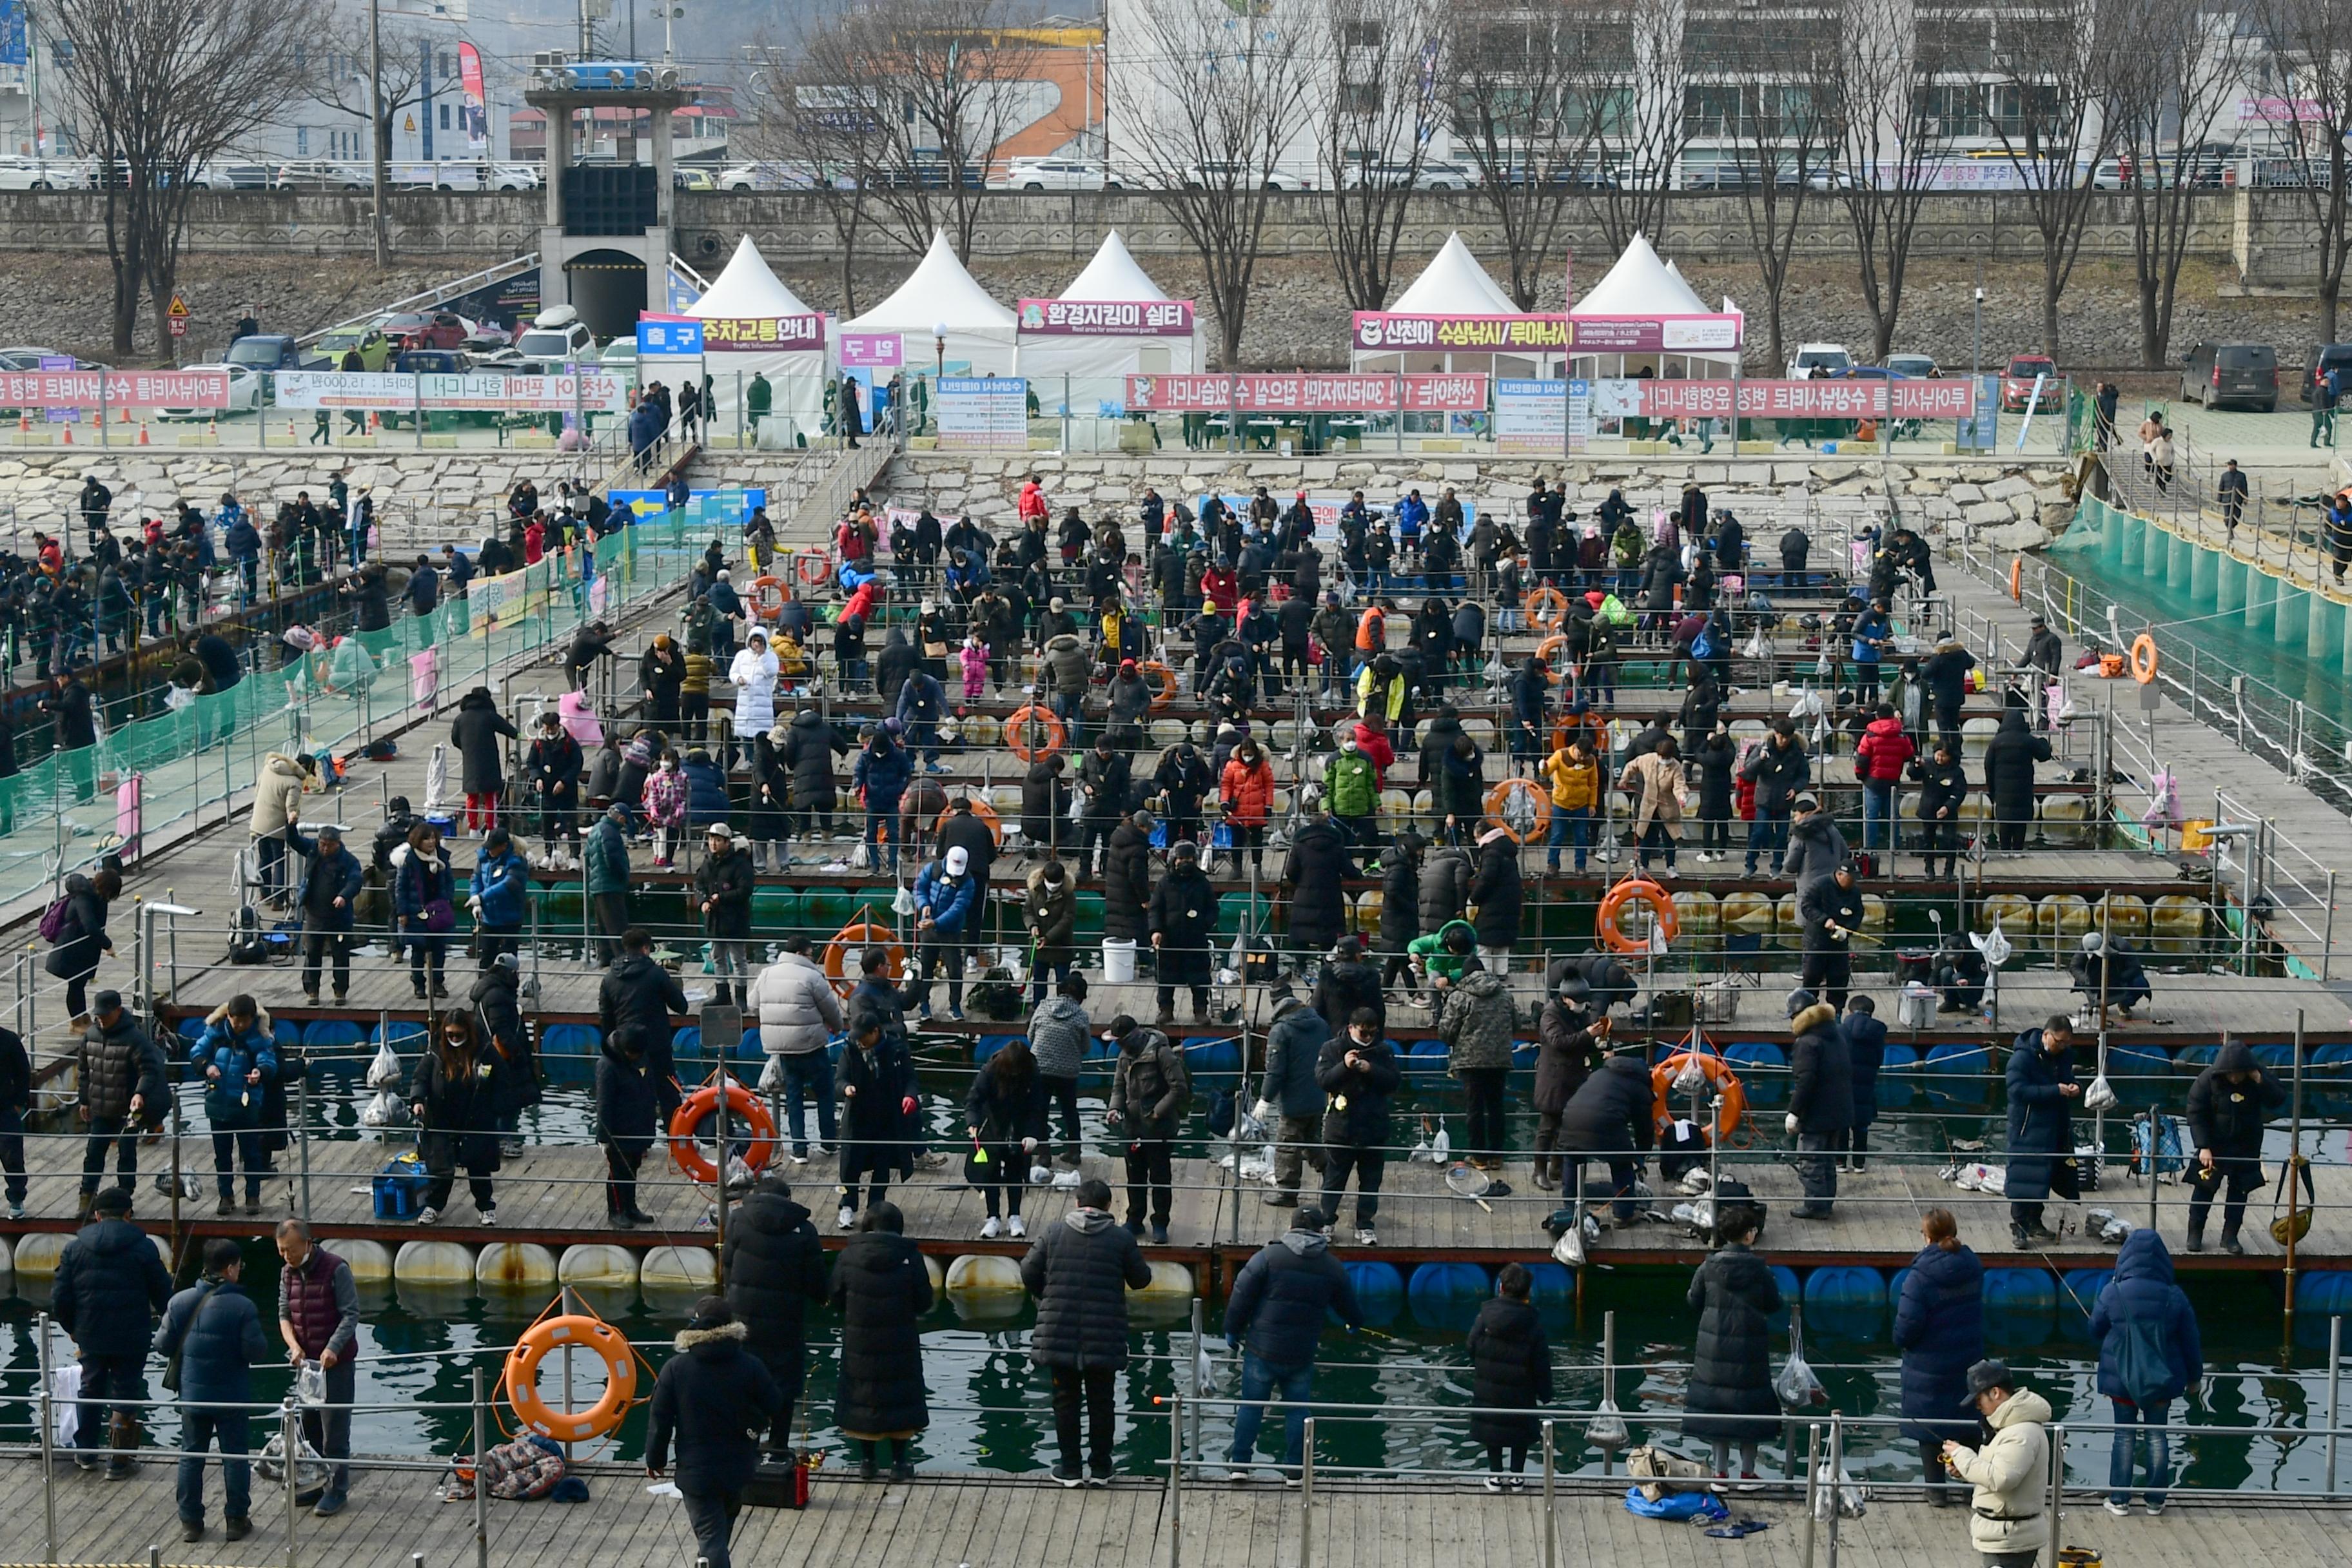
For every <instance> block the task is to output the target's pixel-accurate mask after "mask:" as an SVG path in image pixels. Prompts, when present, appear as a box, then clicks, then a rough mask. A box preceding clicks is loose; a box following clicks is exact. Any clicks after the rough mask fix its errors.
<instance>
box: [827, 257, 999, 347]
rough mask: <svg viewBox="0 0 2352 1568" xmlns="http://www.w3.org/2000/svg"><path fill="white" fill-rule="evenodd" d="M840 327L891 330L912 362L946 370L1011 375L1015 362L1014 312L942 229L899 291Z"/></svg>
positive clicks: (870, 330)
mask: <svg viewBox="0 0 2352 1568" xmlns="http://www.w3.org/2000/svg"><path fill="white" fill-rule="evenodd" d="M840 330H841V331H844V332H895V333H896V334H898V341H899V345H900V352H901V353H902V355H903V357H904V359H905V362H906V363H907V364H908V366H909V367H910V368H922V367H926V366H930V365H932V364H934V363H937V364H939V365H940V366H942V367H944V368H945V370H946V371H947V373H948V374H950V375H956V374H967V375H987V374H995V375H1011V374H1013V371H1014V367H1015V365H1016V363H1018V355H1017V353H1016V351H1015V348H1014V345H1013V312H1012V311H1010V310H1006V309H1005V308H1004V307H1003V306H1002V305H1000V304H998V303H997V302H996V301H995V300H992V299H991V298H989V294H988V290H987V289H982V287H981V286H980V285H979V284H978V283H977V282H975V281H974V280H973V279H972V276H971V273H969V272H967V271H965V270H964V267H963V263H962V262H961V261H958V260H957V259H956V253H955V247H952V246H950V244H948V237H947V236H946V235H945V234H944V233H936V234H933V235H932V236H931V248H930V249H929V251H927V252H926V253H925V254H924V256H923V261H922V265H921V266H919V267H918V268H915V270H914V272H913V274H912V275H911V276H909V277H908V279H907V280H906V281H905V282H904V283H901V284H900V285H898V292H897V293H895V294H893V295H891V296H890V297H889V298H888V299H887V300H883V301H882V302H881V303H880V304H878V305H877V306H875V307H874V308H873V309H872V310H868V311H866V313H865V314H864V315H862V316H860V317H858V318H857V319H856V321H845V322H843V323H842V324H841V328H840Z"/></svg>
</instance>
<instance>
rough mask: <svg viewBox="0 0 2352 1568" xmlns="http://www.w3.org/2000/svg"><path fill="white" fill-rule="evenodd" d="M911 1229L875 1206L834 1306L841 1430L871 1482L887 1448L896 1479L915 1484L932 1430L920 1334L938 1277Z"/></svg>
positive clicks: (863, 1222) (892, 1210)
mask: <svg viewBox="0 0 2352 1568" xmlns="http://www.w3.org/2000/svg"><path fill="white" fill-rule="evenodd" d="M905 1229H906V1220H905V1219H904V1218H903V1217H902V1216H901V1215H899V1213H898V1205H896V1204H893V1203H889V1202H887V1201H886V1202H881V1203H877V1204H874V1205H870V1206H869V1207H868V1208H867V1209H866V1213H865V1215H863V1216H862V1217H861V1218H860V1219H859V1221H858V1232H857V1234H856V1236H854V1237H850V1240H849V1245H848V1246H846V1247H843V1248H842V1249H841V1257H840V1258H838V1259H836V1260H835V1264H834V1269H833V1296H832V1300H833V1305H834V1308H835V1310H837V1311H839V1312H840V1313H841V1381H840V1384H839V1386H838V1389H837V1391H836V1393H835V1396H834V1409H833V1418H834V1425H835V1426H839V1427H840V1428H841V1432H842V1436H845V1437H847V1438H849V1439H850V1440H851V1441H852V1442H853V1443H855V1444H856V1447H857V1453H858V1461H857V1473H858V1475H859V1476H860V1477H861V1478H862V1479H866V1480H872V1479H874V1478H875V1476H876V1474H877V1470H878V1468H879V1467H880V1463H881V1459H882V1457H883V1454H882V1451H883V1449H884V1448H886V1447H887V1448H888V1449H889V1450H890V1456H889V1457H890V1479H892V1480H897V1481H907V1480H912V1479H914V1477H915V1464H914V1460H913V1459H912V1458H910V1457H909V1456H910V1455H911V1453H912V1451H913V1444H914V1438H915V1435H916V1434H917V1433H919V1432H920V1431H922V1429H923V1428H924V1427H926V1426H929V1425H930V1424H931V1413H930V1404H929V1394H928V1392H927V1390H926V1389H925V1387H924V1384H923V1332H922V1327H921V1319H922V1315H923V1314H924V1313H925V1312H928V1311H929V1310H931V1277H930V1273H929V1270H927V1269H926V1268H924V1267H923V1255H922V1254H921V1253H920V1252H919V1251H918V1250H917V1249H916V1247H915V1244H914V1243H913V1242H911V1241H908V1239H907V1238H906V1237H905V1235H904V1234H902V1233H903V1232H904V1231H905Z"/></svg>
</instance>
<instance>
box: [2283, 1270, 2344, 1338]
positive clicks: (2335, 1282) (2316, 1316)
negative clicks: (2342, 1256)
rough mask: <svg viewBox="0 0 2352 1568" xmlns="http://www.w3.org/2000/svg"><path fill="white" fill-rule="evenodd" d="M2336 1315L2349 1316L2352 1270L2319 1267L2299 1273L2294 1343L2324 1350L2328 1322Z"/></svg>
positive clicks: (2295, 1303)
mask: <svg viewBox="0 0 2352 1568" xmlns="http://www.w3.org/2000/svg"><path fill="white" fill-rule="evenodd" d="M2338 1317H2352V1270H2347V1269H2342V1268H2331V1269H2320V1270H2315V1271H2314V1272H2312V1273H2309V1274H2302V1275H2298V1276H2297V1277H2296V1279H2295V1286H2294V1342H2295V1343H2296V1344H2299V1345H2305V1346H2309V1347H2311V1348H2313V1349H2317V1350H2325V1349H2326V1348H2327V1321H2328V1320H2329V1319H2330V1318H2338ZM2348 1337H2352V1336H2348Z"/></svg>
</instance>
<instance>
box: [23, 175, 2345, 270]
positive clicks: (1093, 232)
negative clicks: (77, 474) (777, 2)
mask: <svg viewBox="0 0 2352 1568" xmlns="http://www.w3.org/2000/svg"><path fill="white" fill-rule="evenodd" d="M1327 199H1328V198H1326V197H1324V196H1321V195H1284V196H1276V198H1274V201H1273V207H1274V211H1273V216H1272V217H1271V219H1270V221H1269V222H1268V225H1267V227H1266V233H1265V248H1264V254H1265V255H1266V256H1269V257H1296V258H1321V257H1323V256H1325V255H1327V254H1328V237H1327V235H1326V232H1325V228H1324V218H1325V212H1324V207H1323V204H1324V202H1325V201H1326V200H1327ZM2195 201H2196V209H2197V210H2196V221H2195V225H2194V228H2193V232H2192V233H2191V234H2190V236H2189V245H2188V254H2189V256H2190V257H2191V258H2198V259H2204V260H2213V261H2220V260H2229V261H2232V262H2234V263H2236V264H2237V265H2238V266H2239V267H2240V268H2241V269H2242V270H2251V271H2252V272H2253V273H2254V274H2256V275H2257V277H2258V278H2261V279H2292V278H2294V277H2297V276H2302V277H2305V278H2306V279H2307V277H2308V275H2309V271H2310V267H2311V262H2310V258H2309V253H2308V247H2307V246H2306V245H2305V243H2304V242H2303V240H2302V238H2301V236H2302V233H2303V229H2304V223H2303V221H2302V218H2303V212H2304V208H2303V205H2302V203H2301V202H2300V200H2299V198H2297V197H2296V195H2294V193H2293V192H2273V193H2263V194H2254V193H2239V192H2220V191H2216V192H2212V193H2210V194H2206V195H2199V196H2197V197H2196V198H2195ZM544 203H545V198H544V196H542V195H540V194H538V193H534V192H519V193H446V194H444V193H438V192H430V191H420V192H412V193H405V194H399V195H393V196H391V197H390V198H388V200H387V204H386V211H387V216H388V217H389V220H390V225H391V230H392V247H393V249H394V253H395V254H397V255H400V256H402V257H404V258H414V257H417V256H432V255H449V256H515V255H520V254H521V253H523V252H525V251H528V250H530V249H532V248H533V247H536V246H537V245H538V243H539V223H540V217H541V211H542V209H543V206H544ZM988 204H989V205H988V210H987V214H986V216H985V218H984V220H983V222H982V226H981V228H980V230H979V232H978V235H977V236H976V238H975V244H974V249H975V252H976V254H977V255H979V256H981V257H986V258H1011V257H1029V258H1043V257H1050V256H1055V255H1067V256H1069V257H1072V258H1080V259H1083V258H1086V257H1087V256H1090V255H1091V254H1092V253H1093V252H1094V249H1095V247H1096V246H1097V244H1098V243H1100V240H1101V237H1102V233H1103V230H1104V229H1106V228H1110V227H1115V228H1117V229H1118V231H1119V232H1120V234H1121V235H1122V236H1123V237H1125V238H1126V240H1127V243H1128V245H1129V248H1131V249H1132V250H1134V251H1135V252H1136V254H1137V255H1139V256H1142V257H1147V258H1148V257H1151V256H1171V257H1186V256H1190V255H1191V254H1192V248H1191V246H1190V245H1189V243H1188V242H1187V241H1186V240H1185V238H1184V236H1183V234H1182V232H1181V230H1179V229H1178V228H1177V226H1175V225H1174V224H1172V223H1171V222H1169V221H1168V218H1167V216H1166V214H1165V213H1164V212H1163V210H1162V209H1161V207H1160V205H1159V204H1158V203H1157V202H1156V201H1154V200H1153V199H1152V198H1151V197H1150V196H1149V195H1140V194H1133V193H1120V192H1105V193H1099V194H1093V195H992V196H990V197H989V198H988ZM1814 204H1815V206H1814V214H1815V216H1812V217H1811V218H1810V219H1809V221H1808V224H1807V227H1806V232H1805V233H1804V234H1803V235H1802V236H1801V237H1800V239H1799V243H1798V247H1797V251H1798V254H1799V255H1800V256H1838V255H1843V254H1847V253H1850V252H1851V251H1852V249H1853V233H1852V230H1851V228H1850V227H1849V226H1848V224H1847V221H1846V216H1845V212H1844V209H1843V207H1842V206H1840V205H1837V204H1836V203H1834V202H1832V201H1831V200H1830V199H1828V198H1826V197H1818V196H1817V197H1815V198H1814ZM2098 207H2099V210H2098V211H2097V213H2096V214H2095V217H2094V221H2093V223H2092V225H2091V227H2090V230H2089V232H2088V234H2087V235H2086V237H2085V238H2084V255H2085V256H2086V257H2093V258H2095V257H2103V256H2105V257H2115V258H2129V257H2130V255H2131V249H2132V239H2131V217H2130V212H2129V209H2128V205H2127V203H2126V198H2124V197H2123V196H2120V195H2115V196H2105V197H2101V198H2100V199H2099V204H2098ZM369 213H370V205H369V198H368V196H367V195H365V194H364V193H353V194H350V195H345V194H341V193H324V194H302V195H297V194H292V193H286V192H266V191H249V192H248V191H238V192H206V193H205V194H203V195H199V196H197V197H196V198H195V201H194V209H193V215H192V218H191V224H190V232H189V236H188V247H189V248H190V249H192V250H196V251H231V252H235V251H280V252H293V253H297V254H310V255H320V256H349V255H366V254H369V253H370V252H371V250H372V247H373V238H372V237H371V233H370V228H369ZM104 224H105V198H104V196H103V195H102V194H101V193H98V192H89V191H53V192H30V191H26V192H10V193H7V194H5V195H0V248H14V249H24V250H34V249H38V250H100V249H102V248H103V247H104V243H105V226H104ZM1455 229H1459V230H1460V231H1461V232H1462V236H1463V238H1464V240H1465V242H1467V243H1468V245H1469V246H1470V248H1471V249H1472V250H1473V251H1475V252H1477V253H1478V254H1480V255H1482V256H1486V257H1493V256H1496V254H1498V253H1499V252H1500V250H1501V248H1502V247H1501V244H1500V241H1499V239H1498V237H1497V234H1496V226H1495V225H1494V223H1493V222H1492V219H1491V216H1490V215H1489V213H1488V211H1487V209H1486V207H1485V206H1484V205H1482V203H1481V201H1480V199H1479V198H1478V197H1477V196H1476V195H1475V194H1454V193H1446V192H1429V193H1425V194H1423V195H1421V196H1419V197H1418V198H1416V200H1415V203H1414V206H1413V210H1412V215H1411V218H1410V220H1409V222H1408V224H1407V226H1406V228H1405V233H1404V237H1403V241H1402V247H1401V249H1400V254H1401V255H1403V256H1407V257H1417V256H1428V255H1431V254H1433V253H1434V252H1435V251H1436V250H1437V248H1438V247H1440V246H1441V245H1443V244H1444V241H1445V237H1446V235H1447V234H1448V233H1449V232H1451V231H1453V230H1455ZM746 231H749V232H750V233H751V235H752V236H753V237H755V238H756V239H757V240H758V241H759V244H760V246H761V249H762V250H763V251H764V252H765V253H766V254H767V257H768V258H769V260H770V261H771V262H772V263H773V264H774V265H775V266H777V267H778V268H792V267H824V266H828V265H837V262H838V258H839V255H840V241H839V239H838V238H837V237H836V236H835V232H834V227H833V223H832V220H831V217H830V216H829V214H828V213H827V212H826V210H825V207H824V202H823V201H822V200H821V199H820V198H818V197H816V196H813V195H807V194H804V193H795V192H722V193H709V192H691V191H681V192H679V193H677V251H678V254H680V255H681V256H683V257H685V258H687V259H688V261H690V262H693V263H695V264H696V265H697V266H700V267H706V268H715V267H718V266H720V265H723V264H724V263H725V261H726V259H727V257H728V256H729V254H730V253H731V252H732V251H733V249H734V247H735V241H736V238H737V237H738V236H739V235H740V234H742V233H744V232H746ZM866 232H867V233H868V234H870V235H873V236H874V238H873V239H872V240H871V242H870V243H871V244H872V245H873V247H874V248H875V250H876V252H877V253H888V252H890V251H892V250H894V249H895V248H896V247H895V246H894V245H893V244H892V242H891V241H890V240H888V239H887V237H883V236H882V234H881V233H880V231H879V230H878V229H877V228H875V227H873V226H871V224H870V223H869V226H868V228H867V231H866ZM1657 239H1658V243H1659V248H1660V250H1662V251H1664V253H1665V254H1667V255H1670V256H1673V257H1675V258H1678V259H1681V260H1684V261H1700V262H1704V261H1711V260H1726V259H1732V258H1746V257H1747V256H1748V255H1749V254H1750V252H1751V250H1752V248H1753V247H1752V244H1751V241H1750V239H1749V235H1748V223H1747V217H1746V214H1745V211H1744V208H1743V205H1742V203H1741V201H1740V199H1739V198H1738V197H1737V196H1713V195H1692V196H1685V197H1679V198H1677V199H1676V200H1675V203H1674V205H1673V207H1672V209H1671V216H1670V217H1669V220H1668V222H1667V225H1666V228H1665V232H1664V235H1663V236H1661V237H1657ZM864 243H867V242H866V241H864V240H861V244H864ZM1566 249H1573V250H1574V251H1575V252H1576V253H1577V254H1578V256H1579V257H1580V258H1583V265H1582V266H1581V267H1580V269H1579V270H1580V272H1583V271H1584V270H1585V269H1586V268H1595V267H1597V266H1599V265H1600V264H1601V258H1604V257H1606V256H1608V255H1610V254H1611V252H1610V249H1609V247H1608V246H1607V244H1606V242H1605V241H1604V240H1603V239H1602V237H1601V233H1600V231H1599V229H1598V228H1597V227H1596V226H1593V225H1592V224H1591V223H1589V222H1586V221H1583V215H1582V214H1580V213H1579V214H1575V215H1572V216H1571V217H1570V221H1569V223H1568V224H1567V225H1566V226H1564V228H1563V230H1562V232H1561V236H1560V240H1559V247H1556V253H1557V251H1558V250H1566ZM1913 254H1914V255H1915V256H1916V257H1919V258H1936V257H1966V258H1971V259H1974V258H1983V259H1985V260H1986V261H1988V262H1997V261H2003V260H2007V261H2018V260H2030V259H2036V258H2039V256H2040V254H2041V253H2040V245H2039V239H2038V237H2037V236H2036V234H2035V233H2034V230H2033V228H2032V222H2031V215H2030V213H2029V212H2028V210H2027V208H2026V206H2025V204H2024V198H2023V197H2021V196H2020V195H2015V194H2007V195H2002V194H1988V195H1931V196H1929V197H1927V202H1926V208H1925V212H1924V216H1923V217H1922V219H1921V223H1920V226H1919V232H1918V237H1917V241H1916V247H1915V249H1914V252H1913ZM2249 263H2252V266H2251V268H2250V267H2249Z"/></svg>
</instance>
